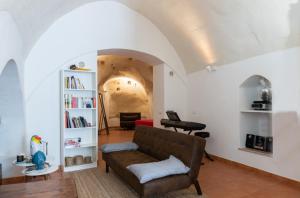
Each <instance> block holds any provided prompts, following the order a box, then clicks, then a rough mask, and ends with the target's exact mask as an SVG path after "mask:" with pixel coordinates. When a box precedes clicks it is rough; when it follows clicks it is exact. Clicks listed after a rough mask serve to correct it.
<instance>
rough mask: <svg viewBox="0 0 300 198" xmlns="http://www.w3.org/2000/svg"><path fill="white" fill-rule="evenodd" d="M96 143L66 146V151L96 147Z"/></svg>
mask: <svg viewBox="0 0 300 198" xmlns="http://www.w3.org/2000/svg"><path fill="white" fill-rule="evenodd" d="M96 146H97V145H96V144H95V143H93V144H81V145H80V146H65V149H80V148H89V147H96Z"/></svg>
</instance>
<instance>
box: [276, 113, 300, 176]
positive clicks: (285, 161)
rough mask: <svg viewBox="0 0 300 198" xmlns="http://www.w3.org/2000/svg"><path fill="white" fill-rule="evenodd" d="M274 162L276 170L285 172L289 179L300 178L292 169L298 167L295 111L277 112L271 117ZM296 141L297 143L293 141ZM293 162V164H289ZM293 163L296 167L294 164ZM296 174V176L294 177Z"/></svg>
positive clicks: (298, 129) (299, 146) (299, 120)
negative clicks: (275, 162)
mask: <svg viewBox="0 0 300 198" xmlns="http://www.w3.org/2000/svg"><path fill="white" fill-rule="evenodd" d="M273 122H274V124H273V127H274V134H273V135H274V145H275V147H274V148H273V149H274V153H276V155H274V160H275V161H277V162H278V163H277V164H278V165H277V167H278V169H279V170H284V171H287V172H286V175H288V176H290V177H291V178H295V177H297V178H300V172H299V171H298V170H295V169H294V168H293V167H295V166H296V167H300V154H299V152H300V118H299V116H298V113H297V112H295V111H290V112H278V113H275V115H274V117H273ZM295 140H297V141H295ZM291 162H293V163H291ZM295 162H297V163H298V165H296V164H294V163H295ZM295 174H298V175H295Z"/></svg>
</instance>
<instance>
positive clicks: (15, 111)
mask: <svg viewBox="0 0 300 198" xmlns="http://www.w3.org/2000/svg"><path fill="white" fill-rule="evenodd" d="M0 30H1V31H0V38H1V42H0V43H1V44H0V81H1V87H0V92H1V93H0V95H1V97H0V120H1V122H0V139H1V143H0V163H2V171H3V178H7V177H12V176H16V175H18V174H19V171H20V170H19V169H16V168H15V167H14V166H13V165H12V161H13V160H14V159H15V156H16V155H17V154H18V153H20V152H22V151H23V148H24V147H25V143H24V141H23V139H24V134H25V121H24V119H25V118H24V100H23V75H22V72H23V44H22V39H21V36H20V34H19V31H18V28H17V26H16V24H15V21H14V20H13V18H12V17H11V15H10V14H9V13H8V12H5V11H0Z"/></svg>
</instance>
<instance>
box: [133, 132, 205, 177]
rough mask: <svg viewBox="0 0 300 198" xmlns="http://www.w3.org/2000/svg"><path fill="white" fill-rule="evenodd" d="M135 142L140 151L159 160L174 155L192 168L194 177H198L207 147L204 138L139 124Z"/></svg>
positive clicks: (191, 172) (191, 173)
mask: <svg viewBox="0 0 300 198" xmlns="http://www.w3.org/2000/svg"><path fill="white" fill-rule="evenodd" d="M133 142H135V143H136V144H137V145H139V151H141V152H144V153H146V154H148V155H150V156H152V157H155V158H157V159H158V160H164V159H167V158H168V157H169V156H170V155H174V156H175V157H177V158H178V159H180V160H181V161H182V162H183V163H184V164H185V165H186V166H188V167H190V168H191V171H190V172H189V175H190V176H191V177H192V178H193V179H195V178H197V176H198V173H199V169H200V165H201V161H202V157H203V153H204V148H205V140H204V139H202V138H199V137H195V136H192V135H186V134H182V133H178V132H173V131H169V130H165V129H159V128H155V127H146V126H138V127H136V130H135V134H134V138H133Z"/></svg>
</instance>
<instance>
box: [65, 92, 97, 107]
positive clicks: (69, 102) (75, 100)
mask: <svg viewBox="0 0 300 198" xmlns="http://www.w3.org/2000/svg"><path fill="white" fill-rule="evenodd" d="M64 104H65V108H66V109H71V108H73V109H76V108H81V109H84V108H87V109H88V108H96V98H95V97H76V96H73V95H71V94H65V95H64Z"/></svg>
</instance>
